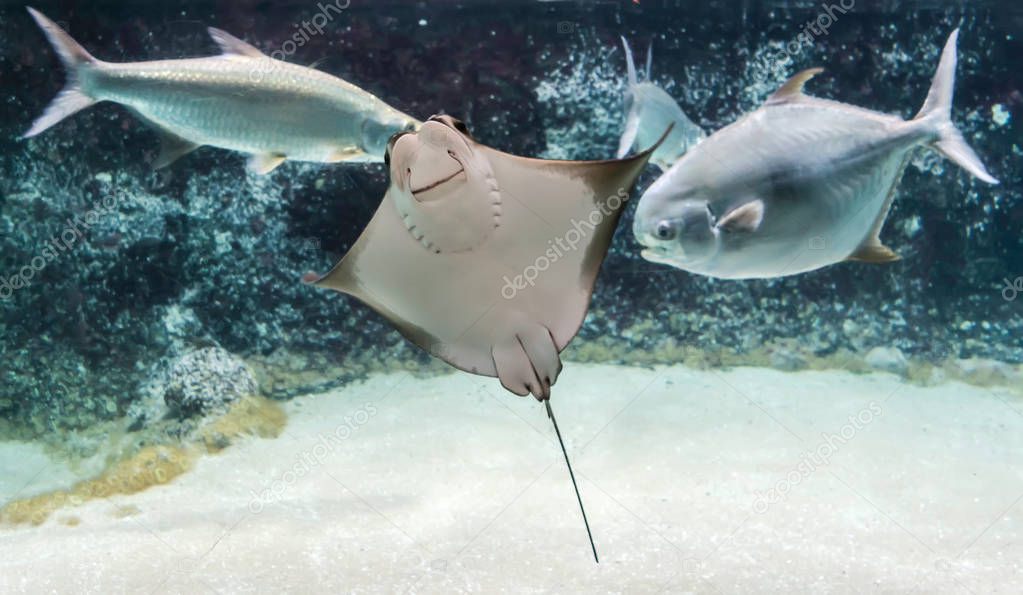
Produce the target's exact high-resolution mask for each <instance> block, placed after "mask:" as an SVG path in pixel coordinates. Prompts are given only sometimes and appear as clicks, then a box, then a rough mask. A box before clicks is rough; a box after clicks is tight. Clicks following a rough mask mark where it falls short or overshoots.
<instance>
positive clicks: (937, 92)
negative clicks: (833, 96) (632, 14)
mask: <svg viewBox="0 0 1023 595" xmlns="http://www.w3.org/2000/svg"><path fill="white" fill-rule="evenodd" d="M957 39H958V32H954V33H953V34H952V35H951V36H950V37H949V39H948V41H947V42H946V44H945V50H944V51H943V52H942V58H941V62H940V63H939V65H938V70H937V72H936V74H935V76H934V80H933V82H932V85H931V90H930V92H929V94H928V97H927V100H926V101H925V103H924V106H923V108H922V109H921V110H920V112H919V113H918V114H917V116H916V117H915V118H913V119H911V120H902V119H901V118H898V117H896V116H891V115H887V114H882V113H878V112H873V111H870V110H866V109H863V108H860V107H855V106H851V105H846V104H844V103H840V102H837V101H830V100H825V99H818V98H815V97H810V96H808V95H805V94H803V92H802V87H803V85H804V84H805V83H806V81H808V80H809V79H810V78H812V77H813V76H814V75H816V74H818V73H819V72H820V69H810V70H806V71H803V72H801V73H799V74H797V75H795V76H794V77H792V79H790V80H789V82H788V83H786V84H785V85H784V86H783V87H782V88H781V89H779V91H778V92H777V93H775V94H774V95H772V96H771V98H769V99H768V101H767V102H766V103H765V104H764V105H763V106H762V107H761V108H759V109H757V110H756V111H754V112H752V113H750V114H748V115H746V116H744V117H743V118H741V119H739V120H738V121H737V122H735V123H734V124H731V125H729V126H727V127H725V128H724V129H722V130H720V131H718V132H717V133H715V134H714V135H712V136H711V137H710V138H708V139H707V140H705V141H704V142H702V143H701V144H699V145H697V146H696V147H694V148H693V149H692V150H691V151H689V152H688V153H686V154H685V155H684V156H683V157H682V158H681V159H680V160H679V161H678V162H677V163H676V164H675V165H674V166H673V167H672V168H671V169H669V170H668V172H667V173H665V174H664V175H663V176H661V178H659V179H658V180H657V181H655V182H654V184H653V185H651V187H650V188H649V189H648V190H647V191H646V192H645V193H644V195H643V197H642V198H641V199H640V203H639V206H638V207H637V210H636V218H635V221H634V224H633V231H634V233H635V235H636V238H637V239H638V240H639V241H640V243H642V244H643V245H644V246H645V247H646V249H645V250H644V251H643V256H644V257H645V258H647V259H648V260H651V261H654V262H659V263H663V264H669V265H672V266H676V267H678V268H682V269H684V270H687V271H690V272H694V273H698V274H702V275H707V276H712V277H721V278H729V279H744V278H770V277H780V276H786V275H794V274H798V273H803V272H807V271H812V270H815V269H819V268H821V267H824V266H828V265H831V264H834V263H837V262H842V261H844V260H859V261H866V262H891V261H894V260H897V259H898V256H897V255H896V254H895V253H894V252H893V251H892V250H891V249H889V248H888V247H886V246H884V245H883V244H882V243H881V240H880V237H879V233H880V231H881V228H882V226H883V224H884V221H885V218H886V217H887V214H888V211H889V209H890V208H891V204H892V199H893V197H894V196H895V192H896V186H897V185H898V182H899V180H900V178H901V177H902V173H903V171H904V169H905V167H906V164H907V162H908V160H909V157H910V155H911V154H912V152H913V151H915V150H916V149H917V148H918V147H928V148H932V149H934V150H937V151H939V152H941V153H942V154H944V155H945V156H946V157H947V158H949V159H951V160H953V161H955V162H956V163H958V164H959V165H960V166H961V167H963V168H964V169H966V170H967V171H969V172H970V173H972V174H973V175H974V176H976V177H977V178H979V179H981V180H982V181H985V182H988V183H997V180H995V178H994V177H992V176H991V175H990V174H989V173H988V172H987V170H986V168H985V167H984V165H983V163H981V161H980V159H979V158H978V157H977V155H976V154H975V153H974V152H973V150H972V149H971V148H970V147H969V145H968V144H967V143H966V141H965V140H964V139H963V137H962V135H961V134H960V133H959V132H958V130H957V129H956V128H955V126H954V125H953V123H952V120H951V104H952V91H953V85H954V78H955V77H954V73H955V64H956V49H955V45H956V40H957Z"/></svg>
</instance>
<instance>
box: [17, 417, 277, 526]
mask: <svg viewBox="0 0 1023 595" xmlns="http://www.w3.org/2000/svg"><path fill="white" fill-rule="evenodd" d="M287 422H288V416H287V414H286V413H285V412H284V409H283V408H282V407H281V406H280V405H279V404H278V403H276V402H275V401H271V400H270V399H264V398H262V397H248V398H245V399H241V400H239V401H237V402H235V403H234V404H233V405H232V406H231V408H230V409H229V410H228V412H227V413H225V414H224V415H222V416H220V417H219V418H217V419H215V420H212V421H210V422H209V423H208V424H207V425H205V426H204V427H203V428H202V429H200V430H199V432H198V433H197V437H196V440H195V442H196V443H195V444H183V445H173V446H171V445H160V446H147V447H144V448H142V449H141V450H139V451H138V452H136V453H135V454H133V455H131V456H129V457H127V458H123V459H120V460H117V461H116V462H114V463H112V464H111V465H110V466H108V467H107V469H106V470H104V471H103V472H102V473H101V474H100V475H98V476H97V477H95V478H92V479H87V480H83V481H80V482H78V483H76V484H74V485H73V486H71V487H70V488H68V489H66V490H57V491H54V492H48V493H46V494H40V495H38V496H32V497H31V498H22V499H20V500H14V501H12V502H10V503H8V504H7V505H6V506H4V507H3V508H0V524H32V525H40V524H42V523H43V522H45V521H46V519H47V518H49V517H50V515H51V514H53V513H54V512H55V511H57V510H60V509H61V508H64V507H65V506H77V505H79V504H82V503H83V502H86V501H89V500H96V499H100V498H107V497H110V496H115V495H119V494H135V493H137V492H141V491H142V490H145V489H148V488H150V487H153V486H158V485H163V484H166V483H170V482H171V481H173V480H174V478H176V477H178V476H179V475H182V474H184V473H186V472H187V471H189V470H191V469H192V467H193V466H194V465H195V462H196V460H197V459H198V458H199V456H200V455H201V454H202V452H203V451H205V452H209V453H217V452H220V451H221V450H223V449H224V448H226V447H227V446H229V445H230V444H231V443H232V442H233V441H234V440H236V439H237V438H239V437H242V436H259V437H261V438H276V437H277V436H279V435H280V434H281V432H282V431H283V430H284V426H285V425H286V424H287ZM119 510H124V511H128V514H125V515H123V516H129V515H130V514H132V513H133V512H135V511H138V508H136V507H134V506H133V507H130V508H128V507H121V509H119ZM66 524H67V523H66Z"/></svg>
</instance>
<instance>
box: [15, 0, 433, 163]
mask: <svg viewBox="0 0 1023 595" xmlns="http://www.w3.org/2000/svg"><path fill="white" fill-rule="evenodd" d="M28 11H29V13H30V14H31V15H32V18H34V19H35V21H36V23H38V24H39V27H40V28H42V30H43V32H44V33H45V34H46V37H47V38H48V39H49V40H50V43H51V44H52V45H53V48H54V49H55V50H56V51H57V54H58V55H59V56H60V59H61V62H63V64H64V67H65V68H66V70H67V75H68V81H67V85H66V86H65V87H64V89H63V90H62V91H61V92H60V93H59V94H58V95H57V97H56V98H55V99H54V100H53V102H52V103H50V105H49V107H47V108H46V111H45V112H44V113H43V115H42V116H40V117H39V118H38V119H37V120H36V121H35V122H34V123H33V124H32V128H31V129H29V131H28V132H26V133H25V134H24V138H28V137H32V136H35V135H37V134H39V133H40V132H42V131H44V130H46V129H47V128H49V127H51V126H53V125H54V124H56V123H57V122H60V121H61V120H63V119H64V118H66V117H68V116H70V115H72V114H74V113H76V112H78V111H79V110H82V109H84V108H86V107H89V106H91V105H93V104H94V103H97V102H100V101H112V102H115V103H119V104H121V105H124V106H126V107H127V108H129V109H130V110H131V111H132V112H134V113H135V114H136V115H137V116H138V117H139V118H141V119H142V120H144V121H145V122H146V123H148V124H149V125H151V126H152V127H154V128H155V129H156V130H158V131H159V132H160V134H161V137H162V144H163V146H162V150H161V153H160V155H159V157H157V159H156V161H155V162H154V164H153V165H154V167H157V168H159V167H164V166H166V165H169V164H170V163H172V162H173V161H175V160H176V159H177V158H179V157H181V156H182V155H185V154H187V153H190V152H191V151H194V150H195V149H197V148H199V147H200V146H202V145H210V146H214V147H220V148H223V149H230V150H233V151H241V152H243V153H248V154H251V155H252V157H251V158H250V159H249V168H250V169H251V170H252V171H255V172H257V173H268V172H270V171H272V170H273V169H274V168H276V167H277V166H278V165H280V164H281V163H282V162H283V161H284V160H285V159H293V160H296V161H314V162H321V163H334V162H338V161H383V158H384V152H385V150H386V148H387V141H388V139H390V137H391V135H392V134H394V133H395V132H399V131H403V130H415V129H418V128H419V126H420V125H421V123H420V122H419V121H418V120H416V119H415V118H413V117H411V116H409V115H407V114H404V113H402V112H400V111H398V110H396V109H394V108H392V107H390V106H389V105H387V104H386V103H384V102H383V101H381V100H380V99H378V98H377V97H375V96H374V95H372V94H370V93H368V92H366V91H364V90H362V89H360V88H359V87H356V86H355V85H353V84H351V83H348V82H345V81H343V80H341V79H339V78H337V77H335V76H331V75H329V74H327V73H324V72H320V71H318V70H314V69H312V68H307V67H305V66H298V65H295V64H288V63H286V62H282V61H279V60H273V59H271V58H270V57H268V56H266V55H265V54H263V53H262V52H260V51H259V50H258V49H256V48H255V47H253V46H251V45H249V44H247V43H245V42H244V41H242V40H240V39H237V38H235V37H233V36H231V35H229V34H227V33H225V32H223V31H220V30H219V29H214V28H212V27H211V28H209V29H208V31H209V34H210V36H211V37H212V38H213V41H215V42H216V43H217V45H219V46H220V48H221V50H222V51H223V54H221V55H220V56H213V57H207V58H191V59H185V60H160V61H154V62H131V63H122V64H114V63H110V62H102V61H100V60H97V59H96V58H94V57H92V55H90V54H89V52H87V51H86V50H85V49H84V48H83V47H82V46H81V45H79V44H78V43H77V42H76V41H75V40H74V39H72V38H71V36H70V35H68V34H67V33H65V32H64V31H63V30H62V29H61V28H60V27H58V26H57V25H56V23H54V22H53V21H51V20H50V19H48V18H46V17H45V16H44V15H43V14H42V13H40V12H39V11H37V10H34V9H32V8H29V9H28Z"/></svg>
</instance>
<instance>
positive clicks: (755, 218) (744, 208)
mask: <svg viewBox="0 0 1023 595" xmlns="http://www.w3.org/2000/svg"><path fill="white" fill-rule="evenodd" d="M763 221H764V201H762V200H760V199H757V200H754V201H751V202H748V203H746V204H744V205H741V206H738V207H736V208H734V209H732V210H731V211H729V212H728V214H726V215H725V216H724V217H722V218H721V220H720V221H718V223H717V225H716V226H715V227H717V228H718V229H723V230H725V231H730V232H731V231H745V232H751V231H756V230H757V229H759V228H760V224H761V223H762V222H763Z"/></svg>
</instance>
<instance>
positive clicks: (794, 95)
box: [764, 68, 824, 105]
mask: <svg viewBox="0 0 1023 595" xmlns="http://www.w3.org/2000/svg"><path fill="white" fill-rule="evenodd" d="M822 72H824V69H823V68H807V69H806V70H804V71H802V72H798V73H796V74H795V75H794V76H793V77H792V78H790V79H789V80H787V81H785V84H784V85H782V86H781V87H780V88H779V89H778V90H777V91H775V92H774V93H772V94H771V96H770V97H768V98H767V101H766V102H764V105H775V104H778V103H787V102H789V101H796V100H798V99H802V98H803V97H805V96H804V95H803V86H804V85H806V83H807V81H809V80H810V79H812V78H813V77H815V76H817V75H818V74H820V73H822Z"/></svg>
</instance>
